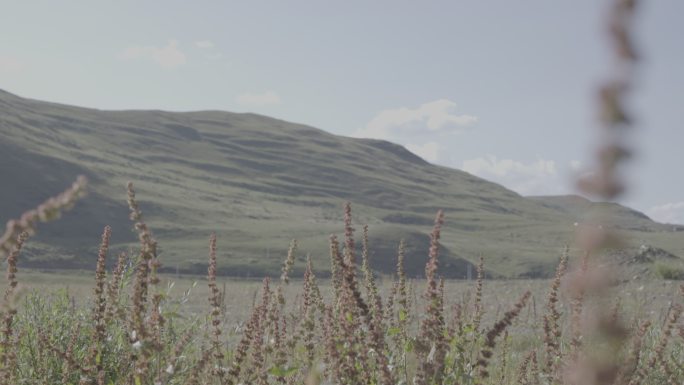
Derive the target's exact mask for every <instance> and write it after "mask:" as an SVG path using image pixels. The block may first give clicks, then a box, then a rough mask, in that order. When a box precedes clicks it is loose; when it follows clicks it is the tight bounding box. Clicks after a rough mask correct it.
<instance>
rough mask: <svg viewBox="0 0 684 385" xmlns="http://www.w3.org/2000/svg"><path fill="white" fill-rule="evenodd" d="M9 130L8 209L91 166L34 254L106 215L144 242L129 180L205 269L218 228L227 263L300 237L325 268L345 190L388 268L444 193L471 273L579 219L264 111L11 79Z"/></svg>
mask: <svg viewBox="0 0 684 385" xmlns="http://www.w3.org/2000/svg"><path fill="white" fill-rule="evenodd" d="M0 135H1V137H2V141H0V179H1V180H3V181H4V186H5V187H4V188H2V189H0V220H2V221H5V220H7V219H9V218H12V217H15V216H17V215H19V213H20V212H22V211H23V210H25V209H28V208H30V207H32V206H33V205H34V204H35V203H36V202H39V201H41V200H42V199H45V198H46V197H47V196H49V195H51V194H53V193H54V192H56V191H59V190H61V189H62V187H63V186H65V185H67V184H68V183H69V182H70V181H71V180H72V179H73V178H74V176H75V175H77V174H85V175H87V176H88V177H89V179H90V181H91V190H90V191H91V194H90V195H89V196H88V197H87V198H86V199H85V201H84V202H83V203H82V204H80V205H79V206H78V207H77V208H76V209H75V210H74V211H73V212H72V213H69V214H68V215H66V216H65V218H64V219H63V220H62V221H60V222H57V223H55V224H49V225H47V226H45V227H43V228H42V229H41V230H40V231H39V235H38V236H37V237H36V239H35V240H34V241H33V242H32V243H31V244H32V245H33V248H31V249H29V250H30V253H29V254H30V257H31V259H30V261H31V263H32V264H33V265H36V266H38V265H40V266H52V267H90V266H92V265H94V258H95V253H94V250H95V247H96V246H97V245H96V244H97V241H98V237H99V232H100V231H101V229H102V227H103V226H104V225H105V224H110V225H112V226H113V228H114V236H113V243H114V245H115V246H116V247H119V248H122V249H125V248H126V247H127V246H128V245H129V244H131V243H132V242H134V241H135V237H134V236H133V234H131V232H130V227H131V225H130V223H129V222H128V219H127V213H128V211H127V208H126V206H125V183H126V181H128V180H131V181H133V182H134V183H135V186H136V190H137V191H138V198H139V200H140V204H141V206H142V209H143V212H144V215H145V217H146V218H147V221H148V223H149V224H150V226H151V227H152V229H153V231H154V232H155V235H156V237H157V238H158V240H159V241H160V244H161V248H162V249H161V250H162V257H161V258H162V261H163V262H164V264H165V266H166V267H167V268H170V269H176V268H178V269H181V270H187V271H192V272H204V271H206V270H205V266H206V252H205V250H206V243H207V242H206V240H207V238H208V236H209V234H210V233H211V232H216V233H217V235H218V239H219V250H220V256H219V257H220V262H219V265H220V266H222V269H223V270H222V272H223V273H226V274H238V275H262V274H264V273H272V272H276V271H277V270H278V268H279V264H280V260H281V259H282V257H283V254H284V252H285V249H286V247H287V245H288V243H289V240H290V239H291V238H297V239H298V240H299V243H300V245H301V253H302V254H305V253H311V255H312V256H313V257H314V261H315V262H316V264H317V266H318V267H319V268H320V269H325V268H326V267H327V260H328V256H327V235H329V234H331V233H340V231H341V223H342V221H341V218H342V204H343V203H344V202H345V201H351V202H352V204H353V208H354V213H355V222H356V223H357V224H358V226H357V227H358V228H360V224H366V223H367V224H369V226H370V234H371V243H372V247H373V250H375V254H374V255H373V256H372V258H373V266H374V267H375V268H377V269H379V270H381V271H385V272H389V271H391V270H392V269H393V265H394V258H395V254H396V252H395V249H396V245H397V244H398V242H399V240H400V238H406V239H407V240H409V246H410V249H411V250H413V251H414V252H413V253H412V254H411V257H410V258H411V259H410V260H409V261H408V265H409V268H410V271H411V274H416V275H419V274H421V270H422V266H423V264H424V261H425V254H426V252H427V242H428V238H427V233H428V232H429V231H430V227H431V221H432V218H433V217H434V214H435V212H436V211H437V209H440V208H441V209H444V210H445V212H446V216H447V223H446V226H445V228H444V233H443V240H444V252H443V256H444V259H443V261H444V262H443V267H444V272H446V273H447V274H448V275H450V276H463V274H464V271H465V266H466V265H467V263H468V262H467V261H468V260H470V261H474V260H476V258H477V255H479V254H480V253H481V254H483V255H485V256H486V257H487V259H488V261H489V262H488V266H489V267H490V271H491V272H492V273H493V274H495V275H503V276H521V275H530V274H537V273H544V272H547V271H550V269H551V268H552V265H553V264H554V263H555V260H556V257H557V254H558V249H559V248H560V247H561V246H562V245H563V244H565V243H568V242H570V241H571V239H572V231H573V228H572V222H573V221H574V219H572V218H571V217H570V216H569V215H568V213H567V212H563V211H562V210H559V209H558V208H556V207H549V205H548V204H547V203H546V202H540V201H539V200H537V199H527V198H524V197H521V196H520V195H518V194H516V193H514V192H512V191H510V190H507V189H505V188H503V187H502V186H499V185H496V184H494V183H491V182H488V181H485V180H483V179H480V178H477V177H474V176H472V175H470V174H467V173H465V172H462V171H459V170H453V169H449V168H446V167H440V166H435V165H431V164H429V163H427V162H425V161H424V160H422V159H420V158H419V157H417V156H415V155H413V154H412V153H410V152H408V151H407V150H406V149H404V148H403V147H401V146H398V145H396V144H393V143H389V142H385V141H378V140H366V139H353V138H347V137H341V136H336V135H332V134H329V133H327V132H325V131H322V130H319V129H315V128H312V127H308V126H304V125H299V124H293V123H288V122H284V121H281V120H277V119H272V118H268V117H264V116H259V115H254V114H235V113H229V112H222V111H201V112H187V113H177V112H163V111H100V110H94V109H86V108H79V107H71V106H66V105H59V104H54V103H47V102H40V101H34V100H29V99H24V98H20V97H17V96H14V95H12V94H9V93H5V92H0ZM628 231H634V229H629V230H628ZM640 234H641V233H640ZM649 234H650V235H649V236H653V235H658V237H660V238H662V239H659V242H660V243H661V244H663V246H662V247H670V249H671V250H670V251H672V252H675V253H677V252H680V251H682V250H683V249H684V248H683V247H682V244H681V243H677V242H676V241H673V239H674V238H673V237H672V236H671V235H670V234H666V233H664V232H655V233H649ZM673 245H674V246H673ZM675 246H676V247H675ZM673 247H675V249H674V250H672V248H673Z"/></svg>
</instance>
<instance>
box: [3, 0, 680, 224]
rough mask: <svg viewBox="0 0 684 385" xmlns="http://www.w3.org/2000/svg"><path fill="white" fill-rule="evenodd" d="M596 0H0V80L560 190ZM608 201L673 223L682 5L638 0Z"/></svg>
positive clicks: (600, 27)
mask: <svg viewBox="0 0 684 385" xmlns="http://www.w3.org/2000/svg"><path fill="white" fill-rule="evenodd" d="M609 3H610V1H607V0H605V1H597V0H573V1H555V2H552V1H548V0H523V1H516V2H514V3H513V2H510V1H503V0H496V1H495V0H491V1H475V0H449V1H421V2H417V1H401V0H392V1H344V2H342V1H337V2H333V1H299V0H292V1H287V2H284V1H259V0H255V1H240V2H238V1H201V0H198V1H180V0H179V1H175V0H167V1H159V0H158V1H144V2H141V1H128V0H121V1H117V2H98V1H91V0H88V1H84V0H80V1H78V0H72V1H61V2H56V1H33V0H26V1H21V2H19V1H6V0H0V5H1V6H2V8H1V9H2V12H1V13H0V89H4V90H6V91H9V92H12V93H15V94H18V95H20V96H24V97H30V98H33V99H41V100H48V101H53V102H60V103H66V104H73V105H79V106H86V107H95V108H100V109H114V110H118V109H163V110H173V111H190V110H208V109H219V110H228V111H235V112H255V113H259V114H264V115H269V116H273V117H277V118H281V119H284V120H288V121H293V122H297V123H304V124H308V125H311V126H314V127H318V128H321V129H324V130H326V131H329V132H332V133H335V134H339V135H346V136H355V137H372V138H378V139H386V140H390V141H393V142H396V143H399V144H402V145H404V146H405V147H406V148H408V149H409V150H411V151H413V152H415V153H416V154H418V155H420V156H422V157H423V158H425V159H426V160H428V161H430V162H433V163H436V164H440V165H445V166H449V167H453V168H458V169H462V170H465V171H467V172H470V173H472V174H475V175H478V176H481V177H483V178H486V179H489V180H492V181H494V182H497V183H500V184H503V185H504V186H506V187H508V188H510V189H512V190H514V191H516V192H518V193H520V194H523V195H549V194H570V193H576V192H577V191H576V189H575V187H574V185H575V183H574V182H573V181H574V180H575V178H576V177H577V176H578V175H581V174H582V173H585V172H587V171H588V170H590V169H591V167H592V164H593V159H594V155H593V154H594V152H593V151H594V148H595V144H596V139H597V135H596V133H597V132H598V129H599V127H598V124H597V119H596V117H597V103H596V99H597V98H596V89H597V87H598V86H599V84H600V83H601V82H603V81H605V80H606V79H608V78H609V77H610V75H611V71H610V69H611V68H612V63H613V62H612V57H611V54H610V48H609V42H608V39H607V37H606V33H605V28H606V27H605V23H604V22H605V16H606V9H607V5H609ZM640 5H641V6H640V7H639V10H638V15H637V17H638V19H637V24H636V40H637V43H638V48H639V53H640V56H641V58H642V59H641V60H640V62H639V65H638V68H637V75H638V76H637V78H636V87H635V88H634V89H633V90H632V95H633V96H632V97H631V99H630V110H631V111H632V114H633V115H634V117H635V121H636V124H635V126H634V128H633V130H632V132H630V134H629V135H630V140H631V142H630V143H631V146H632V148H633V149H634V152H635V157H634V158H633V159H632V160H631V162H630V164H629V165H628V166H627V168H626V170H624V171H625V175H627V177H628V180H629V190H628V191H629V192H628V194H626V195H625V196H624V197H622V198H621V202H622V203H625V204H627V205H629V206H631V207H633V208H636V209H638V210H641V211H643V212H645V213H646V214H648V215H650V216H651V217H652V218H654V219H657V220H659V221H664V222H669V223H684V178H682V172H681V167H682V165H683V164H684V151H682V147H683V145H684V131H683V130H682V129H680V128H678V127H679V125H680V124H681V121H682V117H683V113H682V111H683V109H682V107H681V104H682V102H683V101H684V70H683V69H684V40H682V39H681V37H682V36H684V24H683V23H681V22H680V17H681V15H684V2H682V1H680V0H658V1H648V2H642V3H641V4H640Z"/></svg>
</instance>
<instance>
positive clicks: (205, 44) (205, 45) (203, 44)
mask: <svg viewBox="0 0 684 385" xmlns="http://www.w3.org/2000/svg"><path fill="white" fill-rule="evenodd" d="M195 46H197V48H201V49H210V48H214V42H213V41H209V40H200V41H196V42H195Z"/></svg>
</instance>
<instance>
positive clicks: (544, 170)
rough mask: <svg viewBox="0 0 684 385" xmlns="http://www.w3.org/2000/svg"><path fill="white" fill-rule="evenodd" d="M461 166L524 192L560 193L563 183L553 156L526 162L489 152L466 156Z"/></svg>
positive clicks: (527, 193)
mask: <svg viewBox="0 0 684 385" xmlns="http://www.w3.org/2000/svg"><path fill="white" fill-rule="evenodd" d="M461 168H462V169H463V170H464V171H467V172H469V173H471V174H473V175H477V176H479V177H481V178H484V179H488V180H491V181H494V182H497V183H500V184H503V185H504V186H506V187H508V188H510V189H512V190H514V191H516V192H518V193H520V194H522V195H538V194H559V193H561V192H562V187H564V186H563V184H562V183H561V180H560V179H561V178H560V177H559V173H558V169H557V166H556V162H555V161H553V160H546V159H541V158H540V159H537V160H536V161H534V162H529V163H525V162H520V161H516V160H513V159H499V158H497V157H496V156H493V155H488V156H487V157H480V158H475V159H469V160H465V161H463V165H462V167H461Z"/></svg>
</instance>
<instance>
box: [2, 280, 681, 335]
mask: <svg viewBox="0 0 684 385" xmlns="http://www.w3.org/2000/svg"><path fill="white" fill-rule="evenodd" d="M276 278H277V277H275V278H273V279H276ZM160 279H161V282H160V284H159V287H160V288H162V290H163V291H164V292H165V293H167V294H168V296H169V299H174V300H177V301H179V300H180V299H181V298H184V299H185V300H186V302H185V303H184V305H183V307H182V309H181V310H182V312H183V315H184V316H186V317H190V318H192V317H197V316H204V315H206V313H207V312H208V309H209V303H208V298H209V288H208V287H207V277H206V276H191V275H180V276H176V275H169V274H161V275H160ZM5 281H6V279H5V277H1V278H0V287H1V286H4V285H5V284H6V282H5ZM20 281H21V282H20V285H19V290H20V293H22V294H23V295H26V294H28V293H30V292H37V293H41V294H46V293H53V294H54V293H62V294H64V295H66V296H68V297H69V298H72V299H73V301H75V303H76V304H77V305H79V306H84V305H87V304H89V303H90V301H92V297H93V286H94V282H95V276H94V273H93V272H92V271H77V272H75V271H72V270H65V271H59V270H57V271H38V270H22V271H21V273H20ZM392 282H393V279H392V277H390V276H383V277H380V278H379V279H378V287H379V289H380V291H381V293H382V294H383V295H386V294H388V293H389V292H390V290H391V287H392ZM216 283H217V285H218V287H219V288H220V289H221V291H223V290H225V291H226V293H228V294H227V295H226V297H225V300H224V306H225V308H226V312H225V316H226V319H225V322H226V323H227V324H234V325H237V324H240V323H243V322H244V321H245V320H246V319H247V318H248V317H249V314H250V313H251V310H252V307H253V305H254V303H255V302H256V301H257V300H258V299H259V298H258V295H259V291H260V290H261V287H262V280H261V279H240V278H234V277H219V278H217V281H216ZM318 284H319V287H320V289H321V292H322V293H323V295H324V296H325V298H330V296H331V295H332V287H331V282H330V280H325V279H324V280H319V281H318ZM413 285H414V287H415V288H416V293H414V294H415V295H416V296H417V297H418V296H420V294H421V293H422V290H423V288H424V287H425V280H424V279H416V280H413ZM475 285H476V281H475V280H474V279H473V280H472V281H466V280H447V281H446V282H445V290H444V291H445V299H446V300H447V302H446V305H447V308H448V307H450V306H451V305H454V304H457V303H462V302H464V301H466V300H467V299H468V298H470V297H472V296H473V294H474V290H475ZM549 285H550V280H540V279H520V280H500V279H496V280H485V282H484V286H483V303H484V306H485V307H484V320H485V321H487V322H494V321H495V320H496V319H497V318H498V317H499V316H500V315H501V314H502V312H503V311H505V310H506V308H507V306H509V305H510V304H511V303H512V302H515V300H517V298H518V297H519V296H520V295H521V294H522V293H524V292H525V291H530V292H531V293H532V296H531V301H530V306H529V307H528V308H527V314H526V315H525V319H526V322H530V323H540V322H542V319H541V317H542V316H543V312H544V309H543V306H544V301H545V300H546V296H547V294H548V290H549ZM679 285H680V282H679V281H672V280H660V279H650V280H638V281H628V282H624V283H622V284H620V285H618V286H616V287H613V288H611V289H610V291H609V292H607V293H606V296H607V297H608V298H609V299H610V301H613V303H614V302H615V301H617V300H618V299H619V301H620V304H621V306H622V308H623V309H624V312H625V313H627V314H635V315H636V314H642V315H645V314H647V315H649V317H655V319H656V320H657V321H658V322H660V323H662V322H663V321H664V319H665V317H666V316H667V310H668V309H669V307H670V305H671V303H672V301H673V299H676V298H677V294H678V290H679ZM301 287H302V280H301V279H292V280H291V281H290V284H289V285H288V286H287V287H286V289H285V297H286V298H287V301H288V303H290V304H293V306H294V304H296V302H297V301H301V298H300V296H301V292H300V291H301ZM416 301H420V299H419V298H416ZM559 306H560V307H561V308H562V309H564V311H566V312H567V311H569V308H570V299H569V298H567V297H563V299H562V300H561V302H560V304H559Z"/></svg>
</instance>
